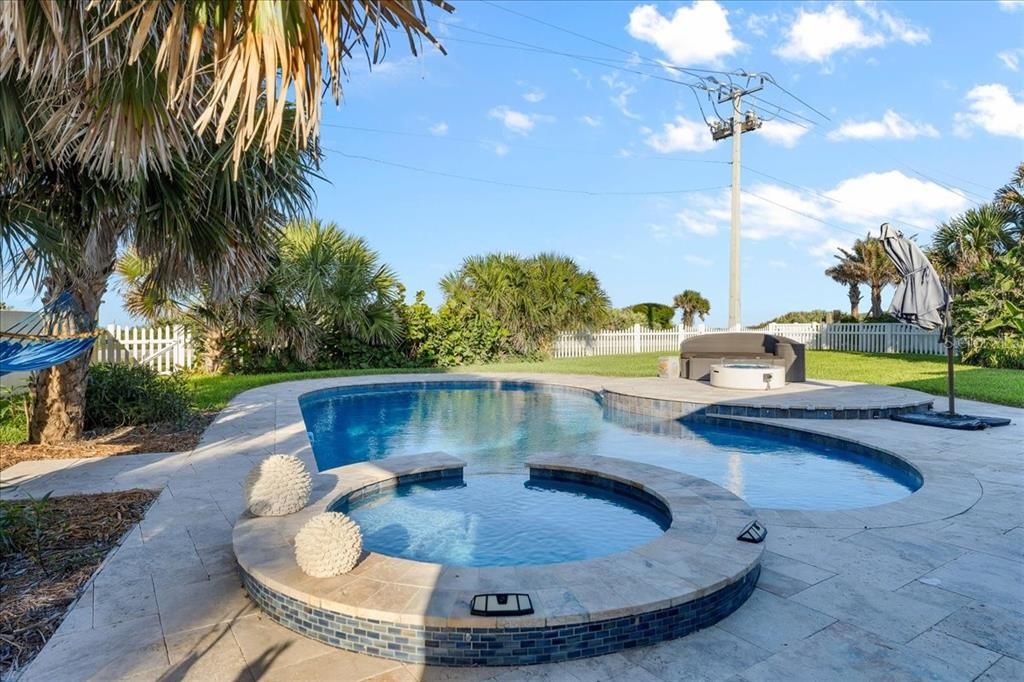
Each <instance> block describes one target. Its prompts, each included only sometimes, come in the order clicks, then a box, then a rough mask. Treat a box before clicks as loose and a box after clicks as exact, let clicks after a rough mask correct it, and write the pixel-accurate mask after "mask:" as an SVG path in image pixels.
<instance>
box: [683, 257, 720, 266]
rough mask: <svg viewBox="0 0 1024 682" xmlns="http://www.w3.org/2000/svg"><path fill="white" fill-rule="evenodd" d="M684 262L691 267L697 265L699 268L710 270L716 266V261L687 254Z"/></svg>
mask: <svg viewBox="0 0 1024 682" xmlns="http://www.w3.org/2000/svg"><path fill="white" fill-rule="evenodd" d="M683 260H684V261H686V262H687V263H689V264H690V265H696V266H697V267H701V268H710V267H711V266H712V265H714V264H715V261H713V260H711V259H710V258H704V257H703V256H697V255H694V254H692V253H687V254H685V255H684V256H683Z"/></svg>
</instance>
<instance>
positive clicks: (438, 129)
mask: <svg viewBox="0 0 1024 682" xmlns="http://www.w3.org/2000/svg"><path fill="white" fill-rule="evenodd" d="M430 134H431V135H437V136H438V137H443V136H445V135H447V134H448V124H447V123H445V122H444V121H441V122H439V123H435V124H434V125H432V126H430Z"/></svg>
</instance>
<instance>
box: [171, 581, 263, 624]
mask: <svg viewBox="0 0 1024 682" xmlns="http://www.w3.org/2000/svg"><path fill="white" fill-rule="evenodd" d="M156 598H157V602H158V603H159V604H160V620H161V623H162V624H163V629H164V632H165V633H167V634H173V633H176V632H182V631H185V630H192V629H195V628H201V627H207V626H210V625H215V624H217V623H228V622H231V621H234V620H237V619H239V618H243V617H245V616H246V615H249V614H251V613H253V612H254V609H255V607H254V606H253V604H252V602H251V601H249V597H248V596H247V595H246V593H245V590H244V589H243V588H242V584H241V581H240V579H239V578H238V577H237V576H234V575H225V576H219V577H217V578H212V579H210V580H205V581H201V582H195V583H190V584H188V585H179V586H158V587H157V590H156Z"/></svg>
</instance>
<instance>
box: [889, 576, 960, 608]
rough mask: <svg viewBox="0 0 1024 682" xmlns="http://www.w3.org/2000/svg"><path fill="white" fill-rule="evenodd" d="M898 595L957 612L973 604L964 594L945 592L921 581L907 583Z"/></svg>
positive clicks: (897, 592) (897, 591) (898, 591)
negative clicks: (962, 607)
mask: <svg viewBox="0 0 1024 682" xmlns="http://www.w3.org/2000/svg"><path fill="white" fill-rule="evenodd" d="M896 594H900V595H903V596H904V597H910V598H911V599H916V600H917V601H920V602H923V603H925V604H931V605H932V606H938V607H939V608H943V609H949V610H950V611H955V610H956V609H959V608H960V607H961V606H967V605H968V604H970V603H972V602H973V600H972V599H971V598H970V597H965V596H963V595H962V594H957V593H956V592H950V591H949V590H944V589H942V588H941V587H935V586H933V585H925V584H924V583H922V582H920V581H919V580H915V581H913V582H910V583H907V584H906V585H904V586H903V587H901V588H900V589H898V590H896Z"/></svg>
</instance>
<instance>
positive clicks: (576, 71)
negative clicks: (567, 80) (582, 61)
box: [569, 66, 591, 90]
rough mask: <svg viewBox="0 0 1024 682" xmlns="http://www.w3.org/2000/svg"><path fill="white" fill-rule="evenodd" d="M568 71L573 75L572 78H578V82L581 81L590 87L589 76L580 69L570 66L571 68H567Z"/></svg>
mask: <svg viewBox="0 0 1024 682" xmlns="http://www.w3.org/2000/svg"><path fill="white" fill-rule="evenodd" d="M569 72H570V73H571V74H572V75H573V78H575V79H576V80H578V81H579V82H581V83H583V84H584V85H585V86H587V89H588V90H589V89H590V87H591V82H590V76H587V75H586V74H584V73H583V72H582V71H580V70H579V69H577V68H576V67H575V66H574V67H572V68H571V69H569Z"/></svg>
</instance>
